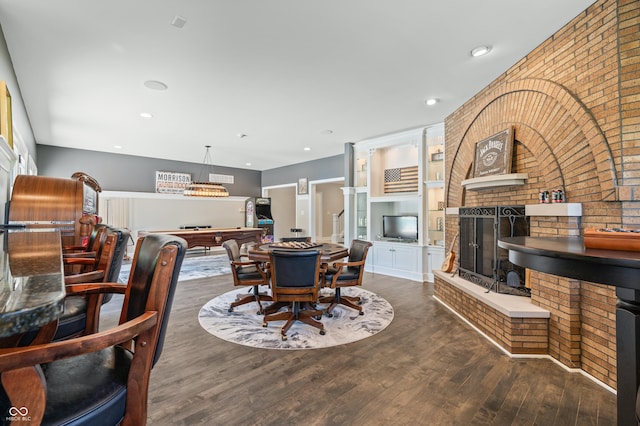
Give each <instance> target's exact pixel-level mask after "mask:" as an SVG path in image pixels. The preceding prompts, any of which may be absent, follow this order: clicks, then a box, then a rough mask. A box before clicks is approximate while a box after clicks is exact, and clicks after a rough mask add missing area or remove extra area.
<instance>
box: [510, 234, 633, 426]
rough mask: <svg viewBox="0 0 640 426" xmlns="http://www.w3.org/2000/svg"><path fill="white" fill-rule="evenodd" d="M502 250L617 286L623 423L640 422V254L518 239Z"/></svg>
mask: <svg viewBox="0 0 640 426" xmlns="http://www.w3.org/2000/svg"><path fill="white" fill-rule="evenodd" d="M498 246H499V247H501V248H504V249H507V250H509V260H510V261H511V262H513V263H514V264H516V265H519V266H522V267H525V268H530V269H533V270H536V271H540V272H545V273H547V274H552V275H558V276H562V277H568V278H574V279H578V280H584V281H589V282H594V283H600V284H607V285H611V286H615V287H616V296H618V304H617V307H616V359H617V378H618V380H617V399H618V407H617V408H618V424H619V425H637V424H639V423H638V420H637V419H638V417H637V416H638V410H639V409H640V399H639V397H640V394H639V393H638V387H639V386H640V252H637V251H620V250H603V249H592V248H585V246H584V240H583V239H582V238H580V237H512V238H503V239H501V240H500V241H498Z"/></svg>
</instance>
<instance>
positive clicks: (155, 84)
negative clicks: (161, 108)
mask: <svg viewBox="0 0 640 426" xmlns="http://www.w3.org/2000/svg"><path fill="white" fill-rule="evenodd" d="M144 87H146V88H147V89H151V90H167V89H168V88H169V86H167V85H166V84H165V83H163V82H161V81H157V80H147V81H145V82H144Z"/></svg>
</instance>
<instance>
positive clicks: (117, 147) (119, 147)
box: [113, 145, 122, 149]
mask: <svg viewBox="0 0 640 426" xmlns="http://www.w3.org/2000/svg"><path fill="white" fill-rule="evenodd" d="M113 147H114V148H115V149H122V145H114V146H113Z"/></svg>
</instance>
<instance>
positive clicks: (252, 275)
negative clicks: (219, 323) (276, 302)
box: [222, 240, 273, 314]
mask: <svg viewBox="0 0 640 426" xmlns="http://www.w3.org/2000/svg"><path fill="white" fill-rule="evenodd" d="M222 247H224V249H225V250H226V252H227V256H228V257H229V263H230V264H231V273H232V275H233V285H234V286H238V287H251V293H248V294H245V295H242V296H238V298H237V299H236V301H235V302H233V303H231V305H229V308H228V311H229V312H233V309H234V308H235V307H237V306H240V305H244V304H246V303H251V302H256V303H257V304H258V314H262V313H263V312H264V310H263V308H262V303H261V302H271V301H273V299H272V298H271V296H270V295H268V294H266V293H260V286H261V285H264V286H268V285H269V275H268V273H267V272H266V271H264V270H263V269H262V265H261V264H260V262H257V261H254V260H249V259H243V258H242V256H241V255H240V248H239V247H238V243H237V242H236V240H227V241H225V242H223V243H222Z"/></svg>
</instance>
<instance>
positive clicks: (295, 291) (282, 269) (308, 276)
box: [269, 250, 320, 301]
mask: <svg viewBox="0 0 640 426" xmlns="http://www.w3.org/2000/svg"><path fill="white" fill-rule="evenodd" d="M269 260H270V262H269V263H270V268H271V292H272V294H273V299H274V300H275V301H278V300H293V298H286V297H283V296H285V295H299V297H300V298H299V299H298V300H315V299H317V296H318V287H319V281H320V251H318V250H298V251H293V250H290V251H286V250H273V251H271V253H270V255H269Z"/></svg>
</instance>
